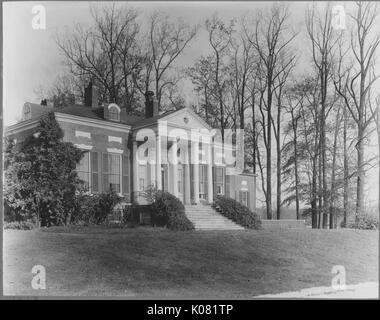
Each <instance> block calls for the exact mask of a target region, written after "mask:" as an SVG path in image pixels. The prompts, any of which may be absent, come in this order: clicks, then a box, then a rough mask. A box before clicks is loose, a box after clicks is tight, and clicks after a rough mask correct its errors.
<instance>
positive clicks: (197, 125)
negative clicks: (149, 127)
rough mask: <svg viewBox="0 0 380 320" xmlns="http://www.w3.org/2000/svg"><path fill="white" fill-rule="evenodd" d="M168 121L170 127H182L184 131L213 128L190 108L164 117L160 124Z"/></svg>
mask: <svg viewBox="0 0 380 320" xmlns="http://www.w3.org/2000/svg"><path fill="white" fill-rule="evenodd" d="M164 121H166V122H167V124H168V125H170V126H175V127H180V128H183V129H187V130H191V129H208V130H211V127H210V126H209V125H208V124H207V123H206V121H204V120H203V119H202V118H201V117H200V116H199V115H197V114H196V113H195V112H194V111H193V110H191V109H190V108H183V109H181V110H178V111H177V112H173V113H171V114H169V115H167V116H166V117H163V118H161V119H160V120H159V122H161V123H162V122H164Z"/></svg>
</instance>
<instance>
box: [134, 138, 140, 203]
mask: <svg viewBox="0 0 380 320" xmlns="http://www.w3.org/2000/svg"><path fill="white" fill-rule="evenodd" d="M132 166H133V173H132V174H133V185H132V199H133V201H134V202H135V203H138V188H139V187H138V186H139V165H138V162H137V141H136V140H135V141H133V143H132Z"/></svg>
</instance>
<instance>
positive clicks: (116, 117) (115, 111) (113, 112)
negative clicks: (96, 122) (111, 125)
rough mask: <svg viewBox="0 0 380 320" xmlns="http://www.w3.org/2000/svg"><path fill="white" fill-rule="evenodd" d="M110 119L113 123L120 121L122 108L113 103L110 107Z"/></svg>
mask: <svg viewBox="0 0 380 320" xmlns="http://www.w3.org/2000/svg"><path fill="white" fill-rule="evenodd" d="M108 118H109V120H112V121H120V108H119V106H118V105H117V104H115V103H113V104H110V105H109V106H108Z"/></svg>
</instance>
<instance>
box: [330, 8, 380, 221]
mask: <svg viewBox="0 0 380 320" xmlns="http://www.w3.org/2000/svg"><path fill="white" fill-rule="evenodd" d="M356 7H357V11H356V14H355V15H350V17H351V18H352V20H353V22H354V29H353V30H352V32H351V42H350V45H351V52H352V54H353V57H354V63H353V66H352V68H350V69H349V70H346V72H345V73H344V74H341V75H340V78H343V79H344V81H343V82H344V85H343V86H336V89H337V91H338V93H339V94H340V95H341V96H342V98H343V99H344V101H345V104H346V107H347V109H348V110H349V112H350V114H351V116H352V118H353V120H354V121H355V123H356V127H357V141H356V151H357V183H356V209H355V218H356V220H358V219H359V215H360V214H361V213H362V210H363V208H364V174H365V165H366V160H365V152H364V144H365V138H366V136H367V135H368V128H369V125H370V124H371V122H372V121H373V120H374V118H375V117H376V112H370V108H369V106H370V103H371V99H372V97H371V88H372V87H373V85H374V83H375V81H376V80H377V78H378V75H375V74H374V69H373V67H374V62H375V54H376V50H377V48H378V46H379V44H380V35H379V34H377V35H375V36H373V37H372V38H371V33H372V30H374V26H375V19H376V16H377V6H376V4H374V3H370V2H366V3H362V2H358V3H356Z"/></svg>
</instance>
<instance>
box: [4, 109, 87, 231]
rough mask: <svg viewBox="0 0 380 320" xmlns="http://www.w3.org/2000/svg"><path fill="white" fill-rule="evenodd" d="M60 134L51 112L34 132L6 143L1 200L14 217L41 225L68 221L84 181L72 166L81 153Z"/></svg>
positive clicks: (75, 163)
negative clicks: (10, 209)
mask: <svg viewBox="0 0 380 320" xmlns="http://www.w3.org/2000/svg"><path fill="white" fill-rule="evenodd" d="M63 135H64V132H63V130H62V129H61V128H60V126H59V124H58V122H57V120H56V119H55V116H54V112H50V113H49V114H47V115H44V116H43V117H42V118H41V119H40V122H39V125H38V127H37V128H36V131H35V134H33V135H32V134H30V135H29V136H27V137H25V139H22V140H20V141H19V142H14V141H13V140H9V141H7V142H6V148H5V159H4V160H5V161H4V169H5V170H4V202H5V203H6V205H7V206H8V207H10V208H12V209H13V210H14V214H15V215H17V216H19V217H17V216H15V217H14V219H16V220H27V219H34V220H36V221H37V222H38V224H39V225H41V226H53V225H63V224H65V223H66V222H67V219H68V217H69V216H70V214H71V212H72V210H73V207H72V205H73V201H72V199H73V198H74V196H75V190H76V188H77V187H79V186H81V185H82V184H83V183H82V182H81V180H80V179H79V177H78V174H77V172H76V170H75V169H76V165H77V163H79V161H80V159H81V158H82V157H83V154H84V153H83V151H81V150H80V149H78V148H76V147H75V146H74V145H73V144H72V143H70V142H65V141H63ZM20 217H21V219H20ZM11 219H13V218H12V217H11Z"/></svg>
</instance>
